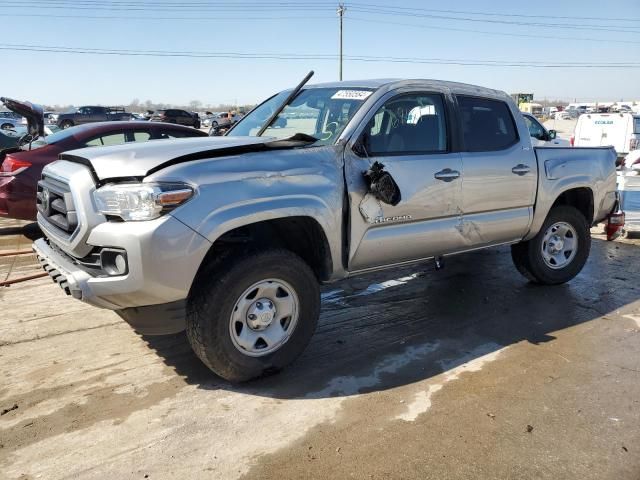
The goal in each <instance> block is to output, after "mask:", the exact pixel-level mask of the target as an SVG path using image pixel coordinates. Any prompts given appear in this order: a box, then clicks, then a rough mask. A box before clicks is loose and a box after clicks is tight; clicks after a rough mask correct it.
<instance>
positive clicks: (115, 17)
mask: <svg viewBox="0 0 640 480" xmlns="http://www.w3.org/2000/svg"><path fill="white" fill-rule="evenodd" d="M1 17H35V18H38V17H40V18H64V19H74V18H82V19H95V20H133V19H135V20H170V21H174V20H180V21H183V20H191V21H211V20H243V21H244V20H252V21H253V20H308V19H309V17H308V16H302V15H286V16H275V17H274V16H260V17H245V16H242V17H238V16H235V17H228V16H223V15H219V16H216V17H203V16H201V15H200V16H197V17H174V16H171V17H153V16H144V17H131V15H56V14H46V13H3V14H2V15H0V18H1ZM313 19H314V20H328V19H331V20H333V19H334V17H329V16H326V17H321V16H314V17H313Z"/></svg>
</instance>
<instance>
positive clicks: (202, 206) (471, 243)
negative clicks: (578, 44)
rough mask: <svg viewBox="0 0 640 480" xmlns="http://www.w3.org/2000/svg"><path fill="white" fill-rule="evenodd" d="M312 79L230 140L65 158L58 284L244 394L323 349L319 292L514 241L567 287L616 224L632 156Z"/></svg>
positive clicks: (457, 109)
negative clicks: (177, 339) (166, 337)
mask: <svg viewBox="0 0 640 480" xmlns="http://www.w3.org/2000/svg"><path fill="white" fill-rule="evenodd" d="M309 76H310V75H308V76H307V77H306V78H305V79H304V80H303V81H302V82H301V83H300V84H299V85H298V86H297V87H296V88H294V89H291V90H287V91H284V92H281V93H279V94H276V95H274V96H273V97H271V98H269V99H268V100H266V101H265V102H264V103H262V104H260V105H259V106H258V107H256V108H255V109H254V110H253V111H251V112H250V113H249V114H248V115H246V116H245V117H244V118H243V119H242V120H241V121H240V122H238V123H237V124H236V125H235V126H234V127H233V128H232V129H231V130H230V131H229V132H228V134H227V135H225V136H222V137H211V138H195V139H180V140H159V141H155V142H149V143H146V144H135V145H123V146H114V147H104V148H86V149H81V150H75V151H72V152H68V153H63V154H61V155H60V160H59V161H57V162H54V163H52V164H50V165H48V166H47V167H46V168H45V169H44V171H43V176H42V179H41V181H40V183H39V186H38V200H37V207H38V210H39V212H38V223H39V225H40V228H41V229H42V231H43V232H44V234H45V237H44V238H42V239H40V240H37V241H36V242H35V244H34V250H35V252H36V254H37V256H38V258H39V261H40V262H41V264H42V266H43V267H44V269H45V270H46V271H47V272H49V274H50V275H51V277H52V278H53V279H54V281H55V282H57V283H58V284H59V285H60V286H61V287H62V288H63V290H64V291H65V292H66V293H67V294H68V295H72V296H73V297H75V298H77V299H79V300H82V301H84V302H88V303H90V304H92V305H95V306H98V307H102V308H107V309H111V310H115V311H116V312H117V313H118V314H119V315H120V316H121V317H122V318H124V319H125V320H126V321H127V322H129V323H130V324H131V325H132V326H133V327H134V328H135V329H136V330H137V331H139V332H141V333H143V334H167V333H174V332H177V331H181V330H183V329H186V332H187V336H188V339H189V342H190V343H191V345H192V347H193V350H194V351H195V353H196V354H197V355H198V357H199V358H200V359H201V360H202V361H203V362H204V363H205V364H206V365H207V366H208V367H209V368H210V369H211V370H213V371H214V372H215V373H217V374H218V375H220V376H221V377H223V378H225V379H228V380H230V381H245V380H249V379H252V378H255V377H257V376H260V375H263V374H265V373H269V372H273V371H277V370H279V369H281V368H282V367H284V366H285V365H287V364H289V363H290V362H292V361H293V360H294V359H295V358H296V357H297V356H298V355H300V353H301V352H302V351H303V350H304V349H305V347H306V345H307V344H308V342H309V341H310V339H311V336H312V335H313V332H314V329H315V327H316V324H317V321H318V317H319V312H320V303H321V302H320V287H319V286H320V284H321V283H325V282H332V281H336V280H340V279H344V278H346V277H350V276H355V275H361V274H364V273H367V272H371V271H375V270H380V269H384V268H394V267H397V266H399V265H405V264H409V263H411V262H418V261H424V260H426V259H435V260H436V261H437V263H439V262H440V260H441V259H442V257H444V256H450V255H454V254H457V253H461V252H468V251H470V250H477V249H482V248H488V247H493V246H496V245H511V255H512V258H513V261H514V263H515V266H516V268H517V269H518V270H519V271H520V272H521V273H522V274H523V275H524V276H525V277H526V278H527V279H529V280H530V281H532V282H536V283H539V284H545V285H554V284H560V283H563V282H567V281H569V280H571V279H572V278H573V277H575V276H576V275H577V274H578V273H579V272H580V270H581V269H582V267H583V266H584V264H585V262H586V261H587V257H588V256H589V249H590V245H591V239H590V234H589V228H590V226H591V225H593V224H595V223H597V222H599V221H603V220H605V219H606V218H607V217H608V216H609V215H610V214H612V213H615V210H616V209H617V204H618V202H617V193H616V172H615V160H616V154H615V151H614V150H613V149H611V148H589V149H582V148H557V147H556V148H546V147H532V145H531V138H530V136H529V131H528V129H527V125H526V123H525V120H524V119H523V117H522V115H521V114H520V112H519V111H518V107H517V106H516V105H515V103H514V102H513V101H512V100H511V98H510V97H509V95H507V94H505V93H503V92H501V91H497V90H492V89H488V88H482V87H477V86H472V85H466V84H460V83H453V82H445V81H434V80H367V81H349V82H339V83H329V84H321V85H312V86H308V85H306V81H307V80H308V78H309ZM281 118H287V119H288V121H287V123H286V126H285V127H282V126H281V121H280V120H279V119H281ZM276 125H278V127H277V128H276Z"/></svg>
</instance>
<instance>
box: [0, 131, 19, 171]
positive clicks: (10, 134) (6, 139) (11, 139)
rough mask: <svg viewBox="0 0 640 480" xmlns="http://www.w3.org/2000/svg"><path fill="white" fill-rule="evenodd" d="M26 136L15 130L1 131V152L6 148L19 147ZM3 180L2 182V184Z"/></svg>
mask: <svg viewBox="0 0 640 480" xmlns="http://www.w3.org/2000/svg"><path fill="white" fill-rule="evenodd" d="M23 135H24V134H22V133H19V132H17V131H16V130H13V129H8V128H7V129H1V130H0V151H1V150H4V149H5V148H11V147H15V146H16V145H18V141H19V140H20V139H21V138H22V136H23ZM1 182H2V180H0V183H1Z"/></svg>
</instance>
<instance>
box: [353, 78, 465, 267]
mask: <svg viewBox="0 0 640 480" xmlns="http://www.w3.org/2000/svg"><path fill="white" fill-rule="evenodd" d="M450 106H451V99H450V97H449V95H448V92H447V91H444V90H443V91H439V92H438V91H436V92H407V93H403V94H397V93H396V94H389V95H387V96H386V97H383V98H382V99H381V100H380V101H379V102H378V104H377V105H376V106H375V107H374V108H373V109H372V115H371V116H370V118H369V119H368V121H367V122H366V124H365V127H364V129H363V131H361V132H359V133H358V141H357V142H356V143H355V145H356V146H357V147H358V148H356V149H355V150H354V149H352V148H347V149H346V150H345V172H346V179H347V189H348V194H349V204H350V239H351V242H350V248H349V259H348V268H349V270H350V271H359V270H366V269H370V268H376V267H380V266H384V265H391V264H398V263H402V262H406V261H411V260H417V259H421V258H428V257H431V256H435V255H439V254H441V253H445V252H451V251H455V250H459V249H460V248H461V246H462V243H461V241H460V235H459V233H458V232H457V229H456V224H457V223H458V221H459V217H460V202H461V193H462V190H461V184H462V162H461V158H460V154H459V153H455V152H453V151H452V150H453V149H452V144H453V142H452V141H451V138H450V125H451V124H452V120H451V118H452V117H451V108H450ZM375 162H379V163H381V164H383V165H384V171H386V172H389V173H390V174H391V176H392V177H393V179H394V180H395V182H396V184H397V185H398V187H399V190H400V196H401V198H400V201H399V202H398V203H397V204H396V205H395V206H393V205H389V204H386V203H383V202H381V201H380V200H378V199H376V198H375V197H374V196H373V195H372V194H371V193H369V191H368V187H367V184H366V181H365V179H364V176H363V171H367V170H368V169H369V168H371V166H372V165H373V164H374V163H375Z"/></svg>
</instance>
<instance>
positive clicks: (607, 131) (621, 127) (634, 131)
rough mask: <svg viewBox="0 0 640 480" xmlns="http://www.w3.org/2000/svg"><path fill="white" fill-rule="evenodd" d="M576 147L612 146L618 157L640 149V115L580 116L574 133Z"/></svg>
mask: <svg viewBox="0 0 640 480" xmlns="http://www.w3.org/2000/svg"><path fill="white" fill-rule="evenodd" d="M572 140H573V146H575V147H604V146H612V147H613V148H615V149H616V152H617V153H618V157H623V156H624V155H626V154H627V153H629V152H630V151H632V150H636V149H639V148H640V115H633V114H631V113H588V114H585V115H580V117H579V118H578V123H576V128H575V130H574V133H573V138H572Z"/></svg>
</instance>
